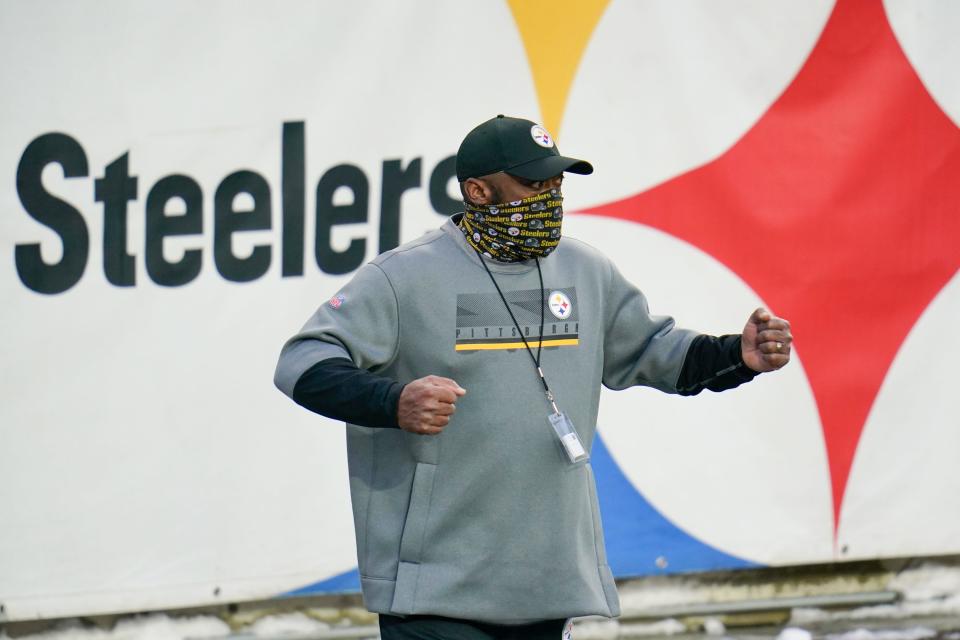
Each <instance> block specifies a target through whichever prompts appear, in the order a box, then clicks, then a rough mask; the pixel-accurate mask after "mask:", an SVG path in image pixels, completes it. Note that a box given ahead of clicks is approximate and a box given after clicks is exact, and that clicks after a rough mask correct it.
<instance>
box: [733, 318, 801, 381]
mask: <svg viewBox="0 0 960 640" xmlns="http://www.w3.org/2000/svg"><path fill="white" fill-rule="evenodd" d="M792 343H793V334H791V333H790V323H789V322H787V321H786V320H784V319H783V318H778V317H776V316H775V315H773V314H772V313H770V312H769V311H767V310H766V309H764V308H763V307H761V308H759V309H757V310H756V311H754V312H753V314H752V315H751V316H750V319H749V320H747V325H746V326H745V327H744V328H743V334H742V335H741V338H740V350H741V353H742V355H743V363H744V364H745V365H747V366H748V367H750V368H751V369H753V370H754V371H761V372H762V371H774V370H775V369H779V368H780V367H782V366H784V365H785V364H787V363H788V362H790V345H791V344H792Z"/></svg>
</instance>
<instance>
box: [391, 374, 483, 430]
mask: <svg viewBox="0 0 960 640" xmlns="http://www.w3.org/2000/svg"><path fill="white" fill-rule="evenodd" d="M466 392H467V391H466V389H464V388H463V387H461V386H460V385H458V384H457V383H456V382H454V381H453V380H451V379H450V378H443V377H441V376H427V377H425V378H419V379H417V380H414V381H413V382H410V383H408V384H407V386H405V387H404V388H403V392H402V393H401V394H400V403H399V406H398V409H397V422H398V423H399V424H400V428H401V429H403V430H404V431H409V432H410V433H419V434H421V435H431V436H432V435H436V434H438V433H440V432H441V431H443V428H444V427H446V426H447V425H448V424H450V416H452V415H453V412H454V411H456V410H457V405H456V402H457V398H459V397H461V396H462V395H464V394H465V393H466Z"/></svg>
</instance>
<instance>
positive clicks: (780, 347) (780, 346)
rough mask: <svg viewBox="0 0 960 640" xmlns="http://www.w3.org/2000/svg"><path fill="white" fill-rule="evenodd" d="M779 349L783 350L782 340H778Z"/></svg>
mask: <svg viewBox="0 0 960 640" xmlns="http://www.w3.org/2000/svg"><path fill="white" fill-rule="evenodd" d="M777 351H783V343H782V342H778V343H777Z"/></svg>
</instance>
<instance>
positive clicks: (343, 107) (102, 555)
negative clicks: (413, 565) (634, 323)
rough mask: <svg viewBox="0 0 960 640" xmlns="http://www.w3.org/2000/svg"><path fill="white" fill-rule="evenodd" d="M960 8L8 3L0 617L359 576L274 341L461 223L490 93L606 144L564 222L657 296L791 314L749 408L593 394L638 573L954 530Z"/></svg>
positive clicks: (705, 309) (940, 539)
mask: <svg viewBox="0 0 960 640" xmlns="http://www.w3.org/2000/svg"><path fill="white" fill-rule="evenodd" d="M858 25H859V26H858ZM958 30H960V8H958V6H957V5H954V4H952V3H937V2H933V1H932V0H927V1H926V2H908V1H907V0H896V1H893V0H891V1H888V2H886V3H885V4H883V5H881V4H880V3H879V2H877V3H867V2H854V1H852V0H851V1H847V0H841V1H840V2H839V3H837V5H836V6H834V4H833V3H831V2H828V1H827V0H817V1H815V2H807V3H794V2H789V1H787V0H776V1H774V2H770V1H764V0H730V1H726V2H722V3H717V2H712V1H708V0H697V1H694V2H688V3H684V4H683V5H677V4H676V3H668V2H647V3H633V2H625V1H614V2H605V1H600V2H597V1H594V2H579V3H576V2H569V3H566V2H563V3H548V4H546V5H544V6H541V3H538V2H525V1H524V0H515V1H512V2H504V3H489V2H483V3H481V2H466V3H463V2H458V3H444V2H433V3H400V4H397V3H390V2H364V3H318V2H306V1H299V0H297V1H290V2H284V3H281V4H276V3H263V2H252V1H247V2H225V1H221V2H203V3H192V2H185V1H181V0H178V1H174V2H163V3H160V2H153V1H147V0H139V1H134V2H127V1H123V2H121V1H120V0H109V1H105V2H99V3H95V4H93V3H73V2H66V1H63V0H48V1H41V2H7V3H4V4H2V5H0V51H2V54H3V59H4V60H5V61H7V62H6V63H5V64H4V66H3V68H2V70H0V82H2V86H3V89H4V99H3V101H2V102H0V116H2V117H0V176H3V177H4V181H3V183H2V186H0V238H2V242H0V265H2V266H0V292H2V296H3V300H4V305H3V310H2V312H0V314H2V315H0V317H2V321H3V326H4V328H5V330H6V335H7V340H5V341H4V342H3V344H2V346H0V359H2V362H3V363H4V369H5V376H4V385H3V388H4V392H3V403H2V405H0V407H2V408H0V505H3V506H2V510H0V525H2V526H0V620H3V619H9V620H21V619H26V618H35V617H54V616H64V615H75V614H93V613H99V612H109V611H133V610H146V609H162V608H172V607H179V606H193V605H202V604H207V603H215V602H230V601H238V600H245V599H254V598H264V597H272V596H275V595H280V594H285V593H291V592H300V593H311V592H323V591H330V590H343V589H347V590H349V589H354V588H356V585H357V583H356V581H355V574H354V569H355V567H356V555H355V549H354V540H353V528H352V520H351V511H350V507H349V498H348V495H347V493H348V492H347V471H346V464H345V452H344V434H343V427H342V426H341V425H339V424H337V423H335V422H333V421H330V420H327V419H324V418H320V417H318V416H316V415H313V414H310V413H308V412H307V411H305V410H303V409H301V408H299V407H297V406H295V405H294V404H293V403H291V402H290V401H289V400H288V399H286V398H285V397H284V396H282V395H281V394H280V393H279V392H278V391H277V390H276V389H275V388H274V387H273V384H272V375H273V369H274V365H275V362H276V357H277V355H278V353H279V349H280V346H281V345H282V343H283V341H284V340H285V339H286V338H287V337H288V336H290V335H291V334H292V333H293V332H295V331H296V330H297V329H298V328H299V327H300V325H301V324H302V323H303V321H304V320H305V319H306V318H307V317H308V316H309V315H310V313H311V312H312V311H313V310H314V309H315V308H316V307H317V306H318V305H319V304H321V303H322V302H323V301H324V300H326V299H327V298H329V297H330V296H331V295H332V294H333V293H335V292H336V291H337V290H338V288H339V287H340V286H342V285H343V284H344V283H345V282H346V281H347V280H348V279H349V278H350V276H351V274H352V273H353V272H354V271H355V270H356V269H357V268H358V267H359V266H360V265H361V264H363V263H364V262H366V261H368V260H370V259H372V258H373V257H374V256H375V255H377V254H378V253H379V252H382V251H385V250H388V249H390V248H393V247H394V246H396V245H397V244H398V243H400V242H403V241H406V240H410V239H413V238H416V237H417V236H419V235H420V234H422V233H423V232H425V231H427V230H429V229H432V228H434V227H436V226H438V225H439V224H440V223H441V222H442V221H443V219H444V216H446V215H449V214H451V213H453V212H455V211H457V210H458V199H459V190H458V187H457V185H456V182H455V178H454V170H453V164H452V157H453V154H454V153H455V151H456V149H457V146H458V145H459V142H460V140H461V139H462V137H463V135H464V134H465V133H466V132H467V131H468V130H469V129H471V128H472V127H473V126H475V125H476V124H478V123H480V122H482V121H483V120H486V119H487V118H489V117H491V116H493V115H495V114H497V113H505V114H508V115H514V116H520V117H527V118H530V119H534V120H539V121H542V122H543V123H544V124H545V125H546V126H547V128H548V129H552V130H553V132H554V133H555V134H557V138H558V140H559V144H560V147H561V148H562V149H563V152H564V153H565V154H568V155H573V156H576V157H582V158H586V159H588V160H590V161H591V162H592V163H593V164H594V166H595V167H596V173H595V174H594V175H593V176H589V177H579V176H572V177H570V178H569V179H568V180H567V181H566V182H565V183H564V195H565V198H566V200H565V202H566V203H567V205H568V206H567V210H568V211H571V212H578V211H579V212H581V213H580V214H578V213H572V214H571V215H569V216H568V217H567V218H566V220H567V221H566V222H565V225H564V233H565V234H567V235H571V236H577V237H580V238H582V239H584V240H586V241H587V242H590V243H591V244H593V245H594V246H597V247H600V248H601V249H602V250H603V251H605V252H606V253H608V254H609V255H610V256H611V257H613V258H614V260H615V261H616V262H617V264H618V265H619V266H620V268H621V269H622V271H623V272H624V273H625V274H626V275H627V276H628V277H629V278H630V279H631V280H632V281H633V282H635V283H636V284H637V285H638V286H639V287H640V288H641V289H643V290H644V292H645V293H646V294H647V297H648V298H649V300H650V301H651V305H652V308H653V311H654V312H655V313H667V314H671V315H674V316H675V317H676V318H677V319H678V322H679V323H680V324H681V325H684V326H688V327H691V328H695V329H699V330H703V331H707V332H712V333H718V334H719V333H737V332H739V331H740V329H741V327H742V326H743V323H744V322H745V321H746V318H747V316H748V315H749V313H750V312H751V311H752V309H754V308H755V307H756V306H758V305H760V304H765V305H768V306H770V307H771V308H772V309H773V310H774V311H775V312H777V313H778V314H780V315H783V316H785V317H788V318H790V319H791V320H792V321H793V327H794V329H793V330H794V334H795V335H796V352H795V356H796V357H795V361H794V362H793V363H792V364H791V365H790V367H788V368H787V369H785V370H784V371H783V372H781V373H778V374H776V375H769V376H766V375H765V376H761V377H760V378H758V379H757V380H756V381H755V382H753V383H751V384H749V385H746V386H745V387H743V388H741V389H738V390H736V391H732V392H727V393H723V394H711V393H705V394H702V395H700V396H697V397H695V398H679V397H673V396H665V395H662V394H659V393H656V392H653V391H651V390H647V389H634V390H629V391H626V392H620V393H610V392H607V391H606V390H605V391H604V396H603V404H602V406H601V415H600V425H599V427H600V434H601V439H600V440H599V441H598V445H597V448H596V449H595V452H594V460H595V462H596V468H595V474H596V477H597V480H598V484H599V486H600V496H601V506H602V508H603V517H604V524H605V530H606V532H607V543H608V552H609V556H610V563H611V566H612V568H613V570H614V571H615V572H616V573H617V574H618V575H620V576H626V575H636V574H648V573H660V572H675V571H697V570H709V569H718V568H736V567H747V566H757V565H787V564H798V563H808V562H829V561H834V560H845V559H854V558H868V557H884V556H902V555H924V554H941V553H957V552H960V546H958V540H960V509H958V508H957V506H956V495H958V494H960V466H958V465H957V464H956V459H957V455H958V454H960V422H958V419H957V417H956V416H957V415H958V407H957V406H956V405H957V400H956V397H957V396H956V394H955V393H953V392H952V388H948V385H952V376H951V375H950V374H951V372H952V370H953V366H954V363H955V362H956V361H957V359H958V358H960V342H958V341H957V340H955V339H953V338H950V337H949V336H952V335H953V334H954V331H953V328H954V325H955V324H956V318H957V317H960V283H958V278H957V276H956V273H957V268H958V265H960V250H958V249H957V247H960V226H958V222H957V220H958V218H960V217H958V216H957V215H956V214H957V210H958V207H960V191H958V187H957V185H960V130H958V128H957V123H958V122H960V83H957V81H956V79H955V77H956V74H955V70H956V68H958V66H960V44H958V42H957V39H956V38H955V37H954V36H955V34H956V33H957V32H958ZM881 80H882V81H881ZM878 87H879V88H878ZM945 336H946V337H947V338H946V339H945ZM771 415H775V416H778V417H777V419H775V420H771V419H770V418H769V416H771Z"/></svg>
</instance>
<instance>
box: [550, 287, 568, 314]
mask: <svg viewBox="0 0 960 640" xmlns="http://www.w3.org/2000/svg"><path fill="white" fill-rule="evenodd" d="M547 305H548V306H549V307H550V313H552V314H553V315H554V317H555V318H557V319H558V320H566V319H567V318H569V317H570V314H571V313H573V303H572V302H570V298H569V297H568V296H567V294H565V293H564V292H563V291H551V292H550V296H549V297H548V298H547Z"/></svg>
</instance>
